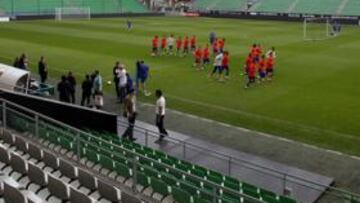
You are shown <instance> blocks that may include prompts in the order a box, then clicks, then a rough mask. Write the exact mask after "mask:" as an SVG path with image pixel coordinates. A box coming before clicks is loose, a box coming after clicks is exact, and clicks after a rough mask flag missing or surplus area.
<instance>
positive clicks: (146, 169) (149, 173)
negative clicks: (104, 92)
mask: <svg viewBox="0 0 360 203" xmlns="http://www.w3.org/2000/svg"><path fill="white" fill-rule="evenodd" d="M142 169H143V171H144V173H145V175H146V176H149V177H158V173H157V172H156V171H155V170H154V169H152V168H151V167H149V166H142Z"/></svg>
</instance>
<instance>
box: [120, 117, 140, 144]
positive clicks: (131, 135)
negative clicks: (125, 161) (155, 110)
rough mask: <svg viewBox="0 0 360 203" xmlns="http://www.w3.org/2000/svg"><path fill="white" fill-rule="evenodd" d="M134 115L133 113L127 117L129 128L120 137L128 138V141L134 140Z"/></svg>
mask: <svg viewBox="0 0 360 203" xmlns="http://www.w3.org/2000/svg"><path fill="white" fill-rule="evenodd" d="M136 115H137V114H136V113H133V114H132V115H129V116H128V122H129V126H128V127H127V128H126V130H125V132H124V134H123V135H122V137H123V138H127V137H128V138H129V139H133V138H134V125H135V120H136Z"/></svg>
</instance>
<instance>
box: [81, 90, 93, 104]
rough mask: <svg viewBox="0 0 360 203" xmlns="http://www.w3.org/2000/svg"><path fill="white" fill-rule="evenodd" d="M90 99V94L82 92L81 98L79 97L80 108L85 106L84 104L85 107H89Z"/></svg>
mask: <svg viewBox="0 0 360 203" xmlns="http://www.w3.org/2000/svg"><path fill="white" fill-rule="evenodd" d="M90 97H91V92H90V93H87V92H83V93H82V96H81V106H84V105H85V102H86V106H89V105H90Z"/></svg>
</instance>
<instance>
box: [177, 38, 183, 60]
mask: <svg viewBox="0 0 360 203" xmlns="http://www.w3.org/2000/svg"><path fill="white" fill-rule="evenodd" d="M181 45H182V39H181V37H178V38H177V40H176V55H179V56H181V53H180V51H181Z"/></svg>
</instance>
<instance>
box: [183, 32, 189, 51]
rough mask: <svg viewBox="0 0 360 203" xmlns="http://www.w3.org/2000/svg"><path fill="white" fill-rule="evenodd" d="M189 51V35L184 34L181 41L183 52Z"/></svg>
mask: <svg viewBox="0 0 360 203" xmlns="http://www.w3.org/2000/svg"><path fill="white" fill-rule="evenodd" d="M188 53H189V37H188V36H186V37H185V39H184V42H183V54H184V55H187V54H188Z"/></svg>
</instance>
